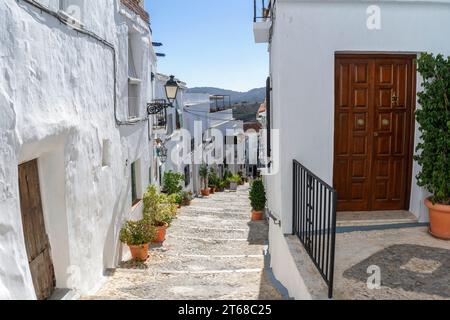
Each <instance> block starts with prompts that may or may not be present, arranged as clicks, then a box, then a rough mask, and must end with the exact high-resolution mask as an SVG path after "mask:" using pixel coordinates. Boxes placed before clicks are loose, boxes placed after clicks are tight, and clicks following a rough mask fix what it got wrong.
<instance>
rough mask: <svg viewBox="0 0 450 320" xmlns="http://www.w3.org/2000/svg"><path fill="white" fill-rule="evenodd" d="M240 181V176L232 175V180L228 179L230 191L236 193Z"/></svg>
mask: <svg viewBox="0 0 450 320" xmlns="http://www.w3.org/2000/svg"><path fill="white" fill-rule="evenodd" d="M240 181H241V177H239V175H237V174H235V175H232V176H231V177H230V178H228V182H229V189H230V191H236V190H237V188H238V185H239V182H240Z"/></svg>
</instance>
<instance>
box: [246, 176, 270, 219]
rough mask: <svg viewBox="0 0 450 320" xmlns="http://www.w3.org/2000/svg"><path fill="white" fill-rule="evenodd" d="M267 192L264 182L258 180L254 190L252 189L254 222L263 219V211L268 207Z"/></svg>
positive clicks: (251, 198) (253, 186) (253, 187)
mask: <svg viewBox="0 0 450 320" xmlns="http://www.w3.org/2000/svg"><path fill="white" fill-rule="evenodd" d="M266 202H267V198H266V191H265V189H264V184H263V182H262V180H260V179H258V180H255V181H253V184H252V188H251V189H250V203H251V206H252V209H253V211H252V221H258V220H262V219H263V211H264V209H265V207H266Z"/></svg>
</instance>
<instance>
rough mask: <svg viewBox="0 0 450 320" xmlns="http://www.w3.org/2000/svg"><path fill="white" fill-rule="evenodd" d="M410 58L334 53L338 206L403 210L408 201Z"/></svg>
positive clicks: (411, 79)
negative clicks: (336, 54) (335, 55)
mask: <svg viewBox="0 0 450 320" xmlns="http://www.w3.org/2000/svg"><path fill="white" fill-rule="evenodd" d="M413 68H414V57H413V56H403V55H402V56H399V55H379V56H373V55H370V56H369V55H338V56H337V57H336V70H335V84H336V90H335V157H334V186H335V188H336V190H337V192H338V210H340V211H369V210H403V209H407V208H408V206H407V202H408V199H409V180H410V175H411V173H410V171H411V169H410V168H411V157H412V144H411V136H412V134H411V128H412V116H413V110H414V99H413V93H414V90H413V85H414V81H413V75H414V74H415V73H414V71H413Z"/></svg>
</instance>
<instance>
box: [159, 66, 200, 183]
mask: <svg viewBox="0 0 450 320" xmlns="http://www.w3.org/2000/svg"><path fill="white" fill-rule="evenodd" d="M169 79H170V76H167V75H164V74H160V73H158V74H156V99H157V100H158V99H160V100H164V99H166V91H165V87H164V86H165V84H166V83H167V81H168V80H169ZM175 80H176V82H177V83H178V87H179V88H178V93H177V98H176V100H175V101H174V102H173V104H172V107H167V108H165V109H164V110H162V111H161V113H160V114H158V115H154V116H153V125H154V127H153V128H154V132H153V135H154V141H155V150H156V155H157V156H158V158H157V165H158V167H159V169H158V170H157V171H156V172H155V173H156V176H157V177H158V181H159V185H160V186H162V185H163V179H164V173H165V172H169V171H173V172H177V173H181V174H183V175H184V176H185V183H184V186H183V187H184V190H185V191H192V190H193V183H192V179H191V178H192V169H191V166H190V164H186V163H185V162H184V161H181V160H182V159H181V154H182V152H183V146H184V145H183V143H184V142H183V140H182V137H181V131H180V129H182V128H183V127H184V117H183V108H184V105H185V98H184V96H185V94H186V90H187V87H186V83H184V82H182V81H180V80H178V79H175ZM162 149H165V150H164V152H163V153H164V155H163V156H162V157H161V151H162ZM178 154H180V157H178V156H177V155H178ZM162 160H163V161H162Z"/></svg>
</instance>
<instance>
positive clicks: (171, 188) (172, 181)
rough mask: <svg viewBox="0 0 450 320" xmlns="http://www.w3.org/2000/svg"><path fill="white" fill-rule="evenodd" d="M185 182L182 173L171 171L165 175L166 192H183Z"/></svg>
mask: <svg viewBox="0 0 450 320" xmlns="http://www.w3.org/2000/svg"><path fill="white" fill-rule="evenodd" d="M183 181H184V175H183V174H181V173H177V172H173V171H169V172H166V173H165V174H164V179H163V185H164V192H166V193H168V194H175V193H178V192H180V191H181V190H183V187H182V186H181V183H182V182H183Z"/></svg>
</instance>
